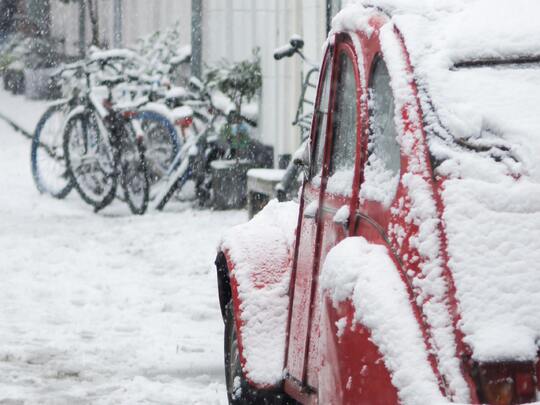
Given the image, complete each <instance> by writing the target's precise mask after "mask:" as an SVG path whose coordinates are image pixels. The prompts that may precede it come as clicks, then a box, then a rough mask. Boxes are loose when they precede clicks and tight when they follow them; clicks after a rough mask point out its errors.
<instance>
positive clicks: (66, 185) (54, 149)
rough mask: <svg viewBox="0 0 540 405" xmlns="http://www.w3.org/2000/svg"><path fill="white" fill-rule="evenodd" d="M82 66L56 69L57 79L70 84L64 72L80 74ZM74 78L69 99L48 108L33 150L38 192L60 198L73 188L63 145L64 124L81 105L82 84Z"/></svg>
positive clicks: (37, 126) (40, 123) (35, 132)
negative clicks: (74, 109)
mask: <svg viewBox="0 0 540 405" xmlns="http://www.w3.org/2000/svg"><path fill="white" fill-rule="evenodd" d="M81 68H82V65H81V64H73V65H68V66H65V67H64V68H62V69H60V70H59V71H58V72H56V74H55V75H54V76H53V80H55V81H57V82H59V81H63V85H67V83H68V82H69V80H67V78H66V77H64V75H65V74H66V73H70V72H75V73H76V72H77V71H79V70H80V69H81ZM71 79H72V83H71V84H74V85H73V86H72V88H70V89H69V91H68V93H70V96H69V98H66V99H60V100H58V101H56V102H54V103H52V104H51V105H50V106H49V107H48V108H47V110H45V112H44V113H43V115H42V116H41V118H40V119H39V121H38V123H37V125H36V129H35V130H34V134H33V137H32V146H31V150H30V162H31V169H32V177H33V179H34V183H35V185H36V187H37V189H38V191H39V192H40V193H42V194H49V195H51V196H53V197H55V198H59V199H62V198H65V197H66V196H67V195H68V194H69V193H70V191H71V190H72V189H73V182H72V181H71V178H70V177H69V175H68V173H67V168H66V163H65V159H64V154H63V145H62V140H63V138H62V136H63V127H64V124H65V122H66V119H67V116H68V115H69V112H70V111H71V110H73V108H75V107H76V106H77V105H78V104H79V95H80V92H81V89H80V86H79V84H78V83H75V80H73V78H71Z"/></svg>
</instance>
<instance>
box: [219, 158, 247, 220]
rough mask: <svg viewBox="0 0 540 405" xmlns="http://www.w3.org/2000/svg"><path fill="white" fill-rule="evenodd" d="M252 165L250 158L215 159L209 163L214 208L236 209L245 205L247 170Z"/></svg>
mask: <svg viewBox="0 0 540 405" xmlns="http://www.w3.org/2000/svg"><path fill="white" fill-rule="evenodd" d="M253 166H254V163H253V162H252V161H250V160H239V161H237V160H215V161H213V162H212V163H210V167H211V170H212V192H213V195H214V199H213V206H214V208H215V209H218V210H226V209H238V208H243V207H244V206H245V205H246V194H247V172H248V170H249V169H251V168H253Z"/></svg>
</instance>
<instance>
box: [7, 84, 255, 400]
mask: <svg viewBox="0 0 540 405" xmlns="http://www.w3.org/2000/svg"><path fill="white" fill-rule="evenodd" d="M42 109H43V105H42V104H40V103H28V102H25V101H23V100H22V99H21V98H13V97H10V96H8V95H6V94H5V93H3V92H1V93H0V112H3V113H6V114H11V116H12V117H13V118H14V119H15V120H16V121H18V122H20V123H21V124H23V125H24V127H25V128H31V127H32V126H33V122H35V120H36V117H38V116H39V111H41V110H42ZM0 139H1V147H0V190H1V192H0V272H1V273H0V274H1V276H2V279H1V287H2V289H1V291H2V292H1V293H0V404H55V405H56V404H150V403H151V404H173V403H174V404H224V403H226V395H225V388H224V383H223V380H224V378H223V360H222V359H223V355H222V353H223V343H222V342H223V340H222V333H223V325H222V321H221V318H220V314H219V307H218V303H217V293H216V280H215V271H214V269H213V264H212V262H213V258H214V255H215V246H216V244H217V241H218V238H219V235H220V233H221V232H222V231H223V230H224V229H226V228H228V227H230V226H231V225H234V224H237V223H240V222H243V221H245V220H246V219H247V216H246V214H245V212H243V211H232V212H230V211H229V212H211V211H198V210H192V209H186V208H182V207H174V206H173V207H170V208H169V209H168V212H165V213H150V214H149V215H146V216H144V217H133V216H131V215H130V214H129V212H128V209H127V207H124V206H123V205H120V204H117V205H115V206H113V207H111V208H108V209H106V210H105V211H104V212H102V213H100V214H99V215H96V214H94V213H92V211H91V209H90V208H89V207H88V206H85V205H84V204H83V202H82V201H81V200H80V199H79V198H78V196H77V195H75V193H74V192H73V194H72V195H70V196H69V197H68V198H67V199H66V200H63V201H57V200H53V199H51V198H49V197H47V196H41V195H39V194H38V192H37V191H36V189H35V187H34V185H33V182H32V178H31V175H30V165H29V152H30V143H29V141H28V140H27V139H25V138H23V137H22V136H21V135H19V134H17V133H16V132H14V131H13V130H12V129H11V127H9V126H7V125H5V124H4V123H3V122H0Z"/></svg>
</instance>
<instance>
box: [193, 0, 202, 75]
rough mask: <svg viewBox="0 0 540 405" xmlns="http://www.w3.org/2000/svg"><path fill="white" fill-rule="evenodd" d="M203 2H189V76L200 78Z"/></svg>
mask: <svg viewBox="0 0 540 405" xmlns="http://www.w3.org/2000/svg"><path fill="white" fill-rule="evenodd" d="M202 2H203V0H191V74H192V75H193V76H195V77H198V78H201V76H202V44H203V37H202V22H203V21H202V19H203V16H202V11H203V6H202Z"/></svg>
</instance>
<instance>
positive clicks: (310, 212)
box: [304, 201, 319, 219]
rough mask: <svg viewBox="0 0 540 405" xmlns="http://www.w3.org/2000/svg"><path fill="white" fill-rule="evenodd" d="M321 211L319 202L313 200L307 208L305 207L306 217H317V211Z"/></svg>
mask: <svg viewBox="0 0 540 405" xmlns="http://www.w3.org/2000/svg"><path fill="white" fill-rule="evenodd" d="M318 211H319V202H318V201H311V202H310V203H309V204H308V205H306V208H304V218H311V219H315V218H316V217H317V212H318Z"/></svg>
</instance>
